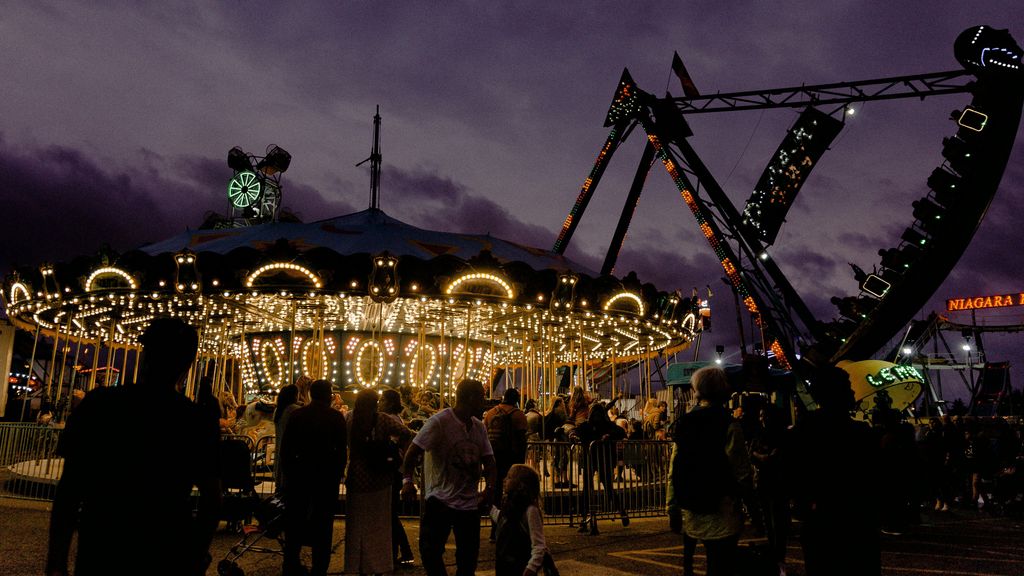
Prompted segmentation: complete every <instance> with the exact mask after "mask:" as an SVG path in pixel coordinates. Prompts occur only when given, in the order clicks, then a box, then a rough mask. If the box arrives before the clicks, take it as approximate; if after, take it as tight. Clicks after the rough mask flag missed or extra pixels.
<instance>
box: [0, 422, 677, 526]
mask: <svg viewBox="0 0 1024 576" xmlns="http://www.w3.org/2000/svg"><path fill="white" fill-rule="evenodd" d="M60 434H61V429H59V428H53V427H50V426H44V425H37V424H10V423H0V497H10V498H27V499H34V500H51V499H53V491H54V488H55V487H56V484H57V480H58V479H59V478H60V474H61V468H62V464H63V461H62V460H61V459H60V458H57V457H56V454H55V450H56V447H57V441H58V439H59V438H60ZM225 438H235V439H244V441H245V442H246V444H247V446H248V447H249V449H250V454H251V460H252V474H253V479H254V484H255V487H256V493H257V494H258V495H259V496H260V497H261V498H262V497H266V496H270V495H271V494H273V493H274V453H275V450H274V449H275V446H274V437H273V436H265V437H263V438H260V439H259V440H257V441H256V442H252V440H251V439H250V438H248V437H237V436H226V437H225ZM671 446H672V443H671V442H668V441H661V440H635V441H634V440H627V441H622V442H616V443H614V444H612V443H603V444H602V443H594V444H591V445H590V446H587V447H584V446H583V445H581V444H576V443H571V442H530V443H529V444H528V446H527V456H526V463H527V464H529V465H531V466H533V467H534V468H535V469H536V470H537V471H538V473H539V474H540V476H541V499H542V504H543V508H544V518H545V522H546V523H548V524H570V525H574V524H577V523H579V522H580V520H581V516H584V515H590V516H591V517H594V518H597V519H613V520H615V519H618V518H619V517H620V514H621V513H623V512H624V513H626V514H627V515H629V516H630V517H634V518H636V517H645V516H660V515H663V514H665V488H666V485H667V482H668V465H669V458H670V454H671ZM422 494H423V492H422V490H421V491H420V495H421V496H422ZM344 495H345V486H344V485H342V487H341V497H342V499H344ZM417 509H418V507H417V506H411V507H410V506H405V507H404V509H403V510H404V511H405V512H406V513H413V514H415V510H417Z"/></svg>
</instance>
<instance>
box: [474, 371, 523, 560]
mask: <svg viewBox="0 0 1024 576" xmlns="http://www.w3.org/2000/svg"><path fill="white" fill-rule="evenodd" d="M484 426H486V427H487V440H488V441H490V443H491V450H493V451H494V462H495V466H496V467H497V477H496V483H495V484H494V501H495V502H501V495H502V484H503V483H504V482H505V476H506V475H507V474H508V471H509V470H510V469H511V468H512V465H513V464H522V463H524V462H526V433H527V428H528V424H527V421H526V414H524V413H523V411H522V410H520V409H519V390H516V389H515V388H508V389H506V390H505V393H504V394H503V395H502V398H501V403H500V404H498V405H497V406H495V407H494V408H491V409H490V410H488V411H487V412H486V413H485V414H484ZM494 528H495V526H494V524H491V541H492V542H493V541H494Z"/></svg>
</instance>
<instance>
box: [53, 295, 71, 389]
mask: <svg viewBox="0 0 1024 576" xmlns="http://www.w3.org/2000/svg"><path fill="white" fill-rule="evenodd" d="M71 316H72V315H71V314H68V327H67V330H65V333H66V334H67V337H66V338H65V339H64V347H63V348H64V353H63V355H62V356H61V361H60V376H59V377H58V378H57V397H56V398H54V399H53V403H54V404H55V405H56V404H57V402H58V401H60V397H61V395H62V394H61V391H63V390H64V368H66V367H67V365H68V349H70V348H71ZM54 329H55V330H56V331H57V332H58V333H60V324H57V323H54Z"/></svg>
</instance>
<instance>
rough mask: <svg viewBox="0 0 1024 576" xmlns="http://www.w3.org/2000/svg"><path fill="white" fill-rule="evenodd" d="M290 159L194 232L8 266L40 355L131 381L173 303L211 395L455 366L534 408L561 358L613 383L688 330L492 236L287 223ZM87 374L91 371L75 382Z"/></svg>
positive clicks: (380, 378)
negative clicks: (501, 382) (143, 338)
mask: <svg viewBox="0 0 1024 576" xmlns="http://www.w3.org/2000/svg"><path fill="white" fill-rule="evenodd" d="M288 159H290V155H289V156H288ZM258 160H259V158H257V157H250V158H248V159H247V161H248V162H249V164H250V165H257V164H258V165H263V164H260V163H259V162H257V161H258ZM264 160H266V159H264ZM278 160H280V159H278ZM233 161H234V162H236V163H237V162H239V161H240V160H239V158H236V157H233V156H230V155H229V166H231V167H232V168H233V169H235V170H236V172H237V171H238V170H240V169H243V168H245V166H243V164H245V163H244V162H243V163H241V164H238V165H235V164H233V163H232V162H233ZM378 161H379V160H378ZM264 163H265V162H264ZM286 167H287V162H284V164H282V166H280V167H278V169H277V170H275V171H273V172H268V173H266V174H263V173H260V174H258V175H257V177H258V178H260V179H262V180H265V182H264V184H265V185H264V186H261V187H260V190H261V192H260V194H263V193H264V192H262V191H264V190H265V191H266V194H267V196H266V197H262V196H261V197H260V198H256V199H254V200H253V202H251V203H250V204H247V205H246V206H236V204H232V208H231V210H232V212H231V213H230V214H228V215H227V216H220V217H219V218H218V219H214V220H212V221H210V220H208V221H207V222H206V223H204V225H203V226H200V227H199V229H192V230H189V231H186V232H183V233H181V234H178V235H177V236H174V237H172V238H168V239H166V240H164V241H161V242H157V243H154V244H150V245H147V246H143V247H141V248H138V249H136V250H132V251H129V252H126V253H124V254H114V253H109V252H108V253H105V254H102V255H100V256H96V257H94V258H92V259H90V258H83V257H78V258H75V255H69V259H68V262H67V263H57V264H51V263H45V264H42V265H40V266H38V267H35V268H31V267H30V268H20V269H17V270H15V271H13V272H12V273H11V274H9V275H8V277H7V278H6V281H5V286H4V290H3V291H2V292H0V294H2V295H3V297H4V299H5V302H4V305H5V308H6V311H7V314H8V316H9V318H10V319H11V321H12V322H13V323H14V324H15V325H16V326H17V327H19V328H21V329H24V330H29V331H32V332H34V333H35V334H36V338H37V339H39V338H44V337H45V338H50V339H56V341H57V345H56V346H53V347H52V352H51V354H52V357H51V358H49V360H50V362H51V365H70V366H73V367H75V368H74V369H75V370H76V371H79V372H82V373H83V374H84V373H85V372H86V371H87V370H88V369H91V374H96V373H97V372H102V370H99V369H100V368H101V366H102V367H104V368H105V369H106V370H107V371H110V370H112V369H116V370H118V371H119V372H120V373H121V374H123V375H124V377H123V378H122V381H124V382H131V381H133V380H134V376H135V374H134V369H135V364H136V361H137V358H138V353H139V344H138V343H137V339H138V337H139V335H140V334H142V332H143V331H144V330H145V328H146V327H147V326H148V324H149V323H150V322H151V321H152V320H153V319H154V318H161V317H179V318H183V319H184V320H186V321H187V322H188V323H189V324H191V325H193V326H196V327H197V328H198V329H199V331H200V340H201V342H200V355H199V358H198V360H197V362H196V364H195V366H194V367H193V370H192V371H191V373H190V376H189V386H190V389H194V387H195V386H196V385H197V383H198V381H199V379H200V378H202V377H208V378H212V379H213V383H214V390H215V391H221V390H226V391H230V392H231V393H232V394H233V395H234V396H235V397H237V398H242V397H243V396H245V397H249V398H251V397H252V396H255V395H258V394H263V393H273V392H275V391H276V390H277V389H279V388H280V387H281V386H283V385H285V384H287V383H290V382H293V381H294V380H295V379H296V378H298V377H300V376H307V377H310V378H314V379H316V378H326V379H329V380H331V381H332V382H334V383H335V384H336V385H337V386H339V387H341V388H381V387H399V386H410V387H413V388H430V389H434V390H437V391H439V392H441V393H442V397H444V396H447V395H448V393H450V391H451V388H452V387H453V386H454V385H455V384H456V383H457V382H458V381H459V380H461V379H462V378H467V377H469V378H475V379H479V380H481V381H483V382H485V383H486V384H490V383H491V382H494V381H497V379H496V377H497V376H498V375H499V374H500V375H502V376H503V377H504V379H505V384H506V385H507V386H515V387H518V388H520V389H522V390H523V391H524V392H525V394H526V395H527V396H529V397H534V398H541V401H542V404H543V403H544V398H545V397H546V396H547V394H548V393H550V392H552V391H553V390H552V388H553V384H552V383H554V382H556V381H557V380H559V378H557V377H556V375H557V374H558V371H559V370H560V369H563V368H566V367H568V368H570V374H571V380H572V384H574V385H576V384H578V385H582V386H584V387H585V388H587V389H593V388H594V387H595V386H597V385H600V384H601V383H602V382H595V374H596V373H600V374H602V376H600V378H598V379H599V380H600V379H601V378H608V379H610V380H611V382H612V385H613V387H614V378H615V375H614V374H615V371H614V370H612V371H608V370H603V368H605V367H607V366H608V365H612V366H614V364H615V363H627V362H639V361H647V360H650V359H651V358H653V357H655V356H658V355H668V354H672V353H675V352H678V351H681V350H683V349H685V348H687V347H689V346H690V344H691V342H693V341H694V340H695V337H696V335H697V333H698V332H699V331H700V330H701V329H702V323H701V318H702V316H701V311H700V307H699V304H700V303H699V301H698V300H697V299H696V298H682V297H680V295H679V293H678V292H661V291H658V290H657V289H656V288H655V287H653V286H652V285H650V284H643V283H641V282H640V281H639V280H638V279H637V278H636V277H635V275H633V274H630V275H629V276H627V277H625V278H616V277H612V276H609V275H598V274H594V273H592V272H589V271H588V270H586V268H585V267H583V266H579V265H577V264H576V263H574V262H572V261H570V260H569V259H567V258H566V257H564V256H563V255H562V254H560V253H555V252H552V251H549V250H543V249H538V248H532V247H527V246H522V245H519V244H516V243H513V242H508V241H505V240H502V239H500V238H495V237H492V236H490V235H471V234H459V233H452V232H439V231H431V230H423V229H420V228H417V227H414V226H410V225H408V224H406V223H404V222H401V221H399V220H397V219H395V218H392V217H390V216H388V215H387V214H385V213H384V212H383V211H382V210H380V209H379V208H378V207H377V206H376V205H375V203H371V207H370V208H369V209H368V210H365V211H362V212H357V213H354V214H348V215H345V216H339V217H335V218H329V219H326V220H321V221H318V222H312V223H302V222H299V221H297V220H296V219H288V220H287V221H283V220H282V219H281V218H279V211H278V208H277V206H278V203H279V202H280V193H281V186H280V181H279V177H280V173H281V172H283V171H284V169H286ZM229 192H230V190H229ZM229 197H230V193H229ZM592 303H593V304H592ZM58 354H60V357H59V358H58ZM101 359H102V360H101ZM90 362H91V364H92V366H91V367H90V366H88V364H89V363H90ZM50 372H51V373H49V375H48V376H47V381H46V382H45V387H46V390H45V391H46V394H47V396H48V397H49V398H52V399H56V400H59V399H60V396H61V395H62V394H68V393H70V388H71V385H72V384H73V383H74V382H75V380H74V378H72V382H70V383H69V382H68V381H67V379H66V378H65V377H64V375H63V373H61V374H60V375H59V376H54V374H53V373H52V372H53V371H50ZM609 372H610V374H609ZM647 384H648V386H647V393H648V394H650V386H649V384H650V383H649V382H648V383H647ZM77 385H78V386H81V384H77ZM97 385H101V383H97V382H96V379H95V376H93V377H92V380H91V381H89V382H88V383H87V384H86V386H85V387H86V388H87V389H91V388H93V387H96V386H97ZM65 388H67V390H68V391H67V392H64V391H63V390H64V389H65ZM641 389H643V382H641Z"/></svg>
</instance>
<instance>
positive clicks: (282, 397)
mask: <svg viewBox="0 0 1024 576" xmlns="http://www.w3.org/2000/svg"><path fill="white" fill-rule="evenodd" d="M298 400H299V387H298V386H296V385H295V384H286V385H284V386H282V387H281V389H280V390H278V391H277V408H276V409H275V410H274V422H279V421H280V420H281V416H283V415H284V409H285V408H287V407H289V406H291V405H292V404H295V403H296V402H298Z"/></svg>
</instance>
